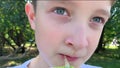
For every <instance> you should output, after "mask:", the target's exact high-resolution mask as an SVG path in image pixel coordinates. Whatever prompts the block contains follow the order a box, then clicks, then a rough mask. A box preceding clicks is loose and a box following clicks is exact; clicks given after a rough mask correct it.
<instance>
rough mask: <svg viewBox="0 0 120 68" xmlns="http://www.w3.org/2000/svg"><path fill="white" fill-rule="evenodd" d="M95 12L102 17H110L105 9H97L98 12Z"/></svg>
mask: <svg viewBox="0 0 120 68" xmlns="http://www.w3.org/2000/svg"><path fill="white" fill-rule="evenodd" d="M95 12H97V13H100V14H102V15H104V16H108V17H110V16H111V14H110V12H109V11H107V10H105V9H98V10H96V11H95Z"/></svg>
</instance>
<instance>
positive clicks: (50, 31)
mask: <svg viewBox="0 0 120 68" xmlns="http://www.w3.org/2000/svg"><path fill="white" fill-rule="evenodd" d="M72 2H73V3H74V4H75V5H74V6H75V7H77V8H75V7H70V6H68V7H66V6H64V7H65V8H67V9H70V10H69V11H71V12H72V13H71V14H70V16H69V15H65V16H64V15H59V14H57V13H55V12H53V11H49V10H50V8H51V7H54V6H60V7H61V4H54V5H53V6H51V5H50V4H49V2H48V1H37V7H36V13H35V12H34V10H33V6H32V5H31V4H30V3H29V4H26V14H27V16H28V19H29V22H30V25H31V27H32V29H33V30H34V31H35V39H36V44H37V48H38V50H39V52H40V54H39V56H37V57H39V58H34V59H33V60H32V62H31V64H30V65H29V68H39V67H40V68H48V67H49V66H50V64H51V65H54V66H63V65H64V64H65V62H64V59H63V58H61V56H60V55H59V54H64V55H68V56H71V57H73V56H74V57H78V59H77V60H75V61H70V62H69V63H70V64H71V65H72V66H74V67H75V68H79V67H80V65H81V64H83V63H85V62H86V61H87V60H88V59H89V58H90V56H91V55H92V54H93V53H94V51H95V49H96V47H97V45H98V41H99V38H100V35H101V32H102V29H103V27H104V25H103V24H101V23H95V22H91V21H90V20H91V19H92V18H93V17H94V16H101V15H102V13H97V12H95V11H96V10H98V9H104V10H106V11H108V12H110V9H111V4H110V1H72ZM62 7H63V6H62ZM102 16H103V17H104V19H105V22H106V21H107V19H108V17H107V16H104V15H102Z"/></svg>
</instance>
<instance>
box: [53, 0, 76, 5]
mask: <svg viewBox="0 0 120 68" xmlns="http://www.w3.org/2000/svg"><path fill="white" fill-rule="evenodd" d="M52 2H53V1H52ZM52 2H51V3H52ZM54 2H55V3H60V4H63V5H70V6H71V4H72V5H75V3H74V2H72V0H54Z"/></svg>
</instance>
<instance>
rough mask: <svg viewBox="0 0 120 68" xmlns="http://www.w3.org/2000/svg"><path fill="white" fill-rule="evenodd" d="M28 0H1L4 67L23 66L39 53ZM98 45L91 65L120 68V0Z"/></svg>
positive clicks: (0, 62)
mask: <svg viewBox="0 0 120 68" xmlns="http://www.w3.org/2000/svg"><path fill="white" fill-rule="evenodd" d="M25 3H26V2H25V1H24V0H0V68H6V67H8V66H14V65H19V64H22V63H23V62H25V61H26V60H28V59H31V58H33V57H35V56H36V55H37V54H38V51H37V49H36V45H35V39H34V31H33V30H32V29H31V28H30V25H29V23H28V20H27V17H26V15H25V10H24V6H25ZM111 13H112V14H111V17H110V19H109V21H108V22H107V24H106V25H105V27H104V29H103V32H102V35H101V38H100V41H99V44H98V48H97V50H96V51H95V54H94V55H93V56H92V57H91V59H90V60H89V61H88V62H87V64H91V65H96V66H101V67H103V68H120V0H117V1H116V3H115V4H114V6H113V7H112V10H111Z"/></svg>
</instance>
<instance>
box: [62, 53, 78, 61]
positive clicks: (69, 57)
mask: <svg viewBox="0 0 120 68" xmlns="http://www.w3.org/2000/svg"><path fill="white" fill-rule="evenodd" d="M60 56H61V57H62V58H63V59H65V57H66V58H67V60H68V61H70V62H74V61H76V60H78V58H79V57H73V56H69V55H64V54H60Z"/></svg>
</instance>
